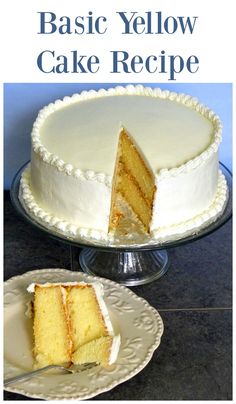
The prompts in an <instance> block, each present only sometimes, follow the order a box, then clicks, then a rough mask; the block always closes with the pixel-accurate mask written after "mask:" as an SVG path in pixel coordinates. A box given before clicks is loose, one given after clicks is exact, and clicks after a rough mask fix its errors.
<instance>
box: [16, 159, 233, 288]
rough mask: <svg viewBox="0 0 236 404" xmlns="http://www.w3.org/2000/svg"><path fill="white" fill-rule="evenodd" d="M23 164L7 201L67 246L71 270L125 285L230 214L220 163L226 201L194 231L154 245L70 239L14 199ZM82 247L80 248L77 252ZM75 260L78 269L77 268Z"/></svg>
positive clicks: (157, 269) (165, 263) (164, 263)
mask: <svg viewBox="0 0 236 404" xmlns="http://www.w3.org/2000/svg"><path fill="white" fill-rule="evenodd" d="M25 166H26V165H24V167H22V168H21V169H20V170H19V171H18V173H17V174H16V176H15V178H14V180H13V182H12V186H11V200H12V204H13V206H14V207H15V209H16V210H17V212H18V213H19V214H20V215H21V216H23V217H24V219H25V220H27V221H28V222H29V223H30V224H31V225H33V226H35V227H37V228H38V229H40V230H42V231H43V232H46V233H47V234H48V235H49V236H50V237H52V238H54V239H56V240H58V241H61V242H63V243H66V244H68V245H69V246H70V258H71V270H73V271H75V270H77V269H79V270H80V268H81V269H82V270H83V271H84V272H86V273H88V274H90V275H91V274H92V275H95V276H100V277H104V278H108V279H111V280H113V281H115V282H118V283H120V284H123V285H126V286H136V285H143V284H146V283H149V282H152V281H154V280H156V279H158V278H160V277H161V276H162V275H164V274H165V273H166V271H167V270H168V268H169V258H168V253H167V249H169V248H173V247H178V246H180V245H183V244H186V243H190V242H193V241H196V240H198V239H200V238H202V237H205V236H206V235H209V234H210V233H212V232H213V231H215V230H217V229H219V228H220V227H221V226H223V224H225V223H226V222H227V221H228V220H229V219H230V218H231V216H232V174H231V172H230V171H229V170H228V169H227V168H226V167H225V166H224V165H223V164H222V163H220V168H221V170H222V172H223V174H224V176H225V178H226V181H227V185H228V191H229V196H228V201H227V204H226V207H225V209H224V211H223V213H222V215H221V216H220V217H219V218H218V219H217V220H215V221H214V222H212V223H210V224H209V225H206V226H205V227H203V228H201V229H200V230H199V231H198V232H197V233H196V232H195V233H194V234H191V235H188V236H185V237H182V238H176V239H172V240H171V241H166V242H163V243H157V244H146V245H145V244H142V245H140V246H132V244H130V245H127V246H125V247H124V246H119V245H117V246H115V247H114V246H109V245H102V246H101V245H98V244H96V243H93V242H89V241H87V240H79V241H77V240H74V239H71V238H68V237H66V236H65V235H63V234H60V233H59V232H56V231H53V230H52V229H50V228H48V227H46V226H44V225H43V224H42V223H39V222H37V221H36V220H35V219H34V218H33V217H32V216H30V215H29V214H28V213H27V211H26V210H25V209H24V207H23V206H22V205H21V202H20V200H19V198H18V195H19V185H20V178H21V174H22V172H23V170H24V168H25ZM81 248H82V251H81ZM78 263H79V265H80V268H78V266H79V265H78Z"/></svg>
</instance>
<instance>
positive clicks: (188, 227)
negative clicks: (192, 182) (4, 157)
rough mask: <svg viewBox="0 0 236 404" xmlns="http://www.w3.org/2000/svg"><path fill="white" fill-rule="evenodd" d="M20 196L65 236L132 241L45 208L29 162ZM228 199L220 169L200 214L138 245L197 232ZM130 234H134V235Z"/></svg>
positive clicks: (35, 215) (32, 214)
mask: <svg viewBox="0 0 236 404" xmlns="http://www.w3.org/2000/svg"><path fill="white" fill-rule="evenodd" d="M19 199H20V201H21V203H22V205H23V207H24V209H25V210H26V212H27V213H28V214H29V216H30V217H33V218H34V219H35V220H36V221H37V222H39V223H41V224H43V225H44V226H45V227H46V228H47V229H49V230H50V229H52V230H55V231H56V232H59V234H62V235H63V236H66V237H69V238H71V239H73V240H76V241H79V240H81V241H86V242H92V243H94V242H99V243H101V245H107V244H109V245H116V244H118V245H126V243H127V245H129V244H128V242H129V238H127V239H123V238H122V240H114V238H113V235H112V234H107V233H105V232H103V231H99V230H95V229H88V228H83V227H79V226H78V225H75V224H72V223H69V222H67V221H65V220H62V219H61V218H58V217H56V216H54V215H51V214H50V213H48V212H46V211H44V210H43V209H42V208H41V207H40V206H39V205H38V204H37V202H36V201H35V198H34V195H33V193H32V191H31V188H30V164H29V165H28V166H27V167H26V169H25V170H24V172H23V174H22V177H21V181H20V191H19ZM227 200H228V186H227V181H226V179H225V176H224V175H223V173H222V172H221V170H219V176H218V184H217V190H216V196H215V199H214V201H213V202H212V204H211V205H210V206H209V208H208V209H206V210H205V211H203V212H202V213H201V214H200V215H198V216H196V217H194V218H192V219H190V220H187V221H185V222H181V223H179V224H175V225H172V226H168V227H161V228H158V229H157V230H154V231H153V232H152V234H151V237H150V239H145V241H144V242H143V241H141V240H139V239H138V238H137V245H142V244H145V245H146V244H148V245H151V244H155V243H157V242H164V241H168V240H169V239H171V238H175V237H184V236H187V235H189V234H194V233H196V232H197V231H199V230H200V229H201V228H203V227H205V226H206V225H208V224H210V223H212V222H214V221H215V220H216V219H217V218H218V217H219V216H220V215H221V214H222V212H223V211H224V208H225V206H226V203H227ZM128 237H129V236H128ZM131 237H132V238H133V235H132V236H131ZM177 239H178V238H177ZM135 244H136V243H135ZM132 245H133V244H132Z"/></svg>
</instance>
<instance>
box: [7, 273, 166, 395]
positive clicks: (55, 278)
mask: <svg viewBox="0 0 236 404" xmlns="http://www.w3.org/2000/svg"><path fill="white" fill-rule="evenodd" d="M94 280H99V281H100V282H102V283H103V285H104V292H105V297H104V298H105V302H106V304H107V306H108V310H109V313H110V316H111V320H112V323H113V325H114V328H115V331H116V332H119V333H120V335H121V347H120V352H119V356H118V359H117V362H116V363H115V364H114V365H112V366H110V367H109V368H106V369H104V368H101V367H95V368H93V369H90V370H88V371H86V372H83V373H80V374H67V375H65V374H62V373H55V372H54V373H47V374H44V375H40V376H37V377H34V378H32V379H29V380H25V381H24V382H18V383H16V384H14V385H11V386H9V387H7V388H6V390H8V391H12V392H15V393H20V394H23V395H25V396H28V397H33V398H41V399H45V400H64V399H67V400H75V399H76V400H83V399H88V398H91V397H94V396H96V395H97V394H100V393H102V392H104V391H108V390H110V389H112V388H113V387H115V386H116V385H118V384H120V383H122V382H124V381H126V380H128V379H130V378H131V377H133V376H135V375H136V374H137V373H138V372H140V371H141V370H142V369H143V368H144V367H145V366H146V365H147V363H148V362H149V361H150V359H151V357H152V355H153V352H154V350H155V349H156V348H157V347H158V346H159V344H160V340H161V336H162V333H163V322H162V319H161V317H160V315H159V314H158V312H157V311H156V310H155V309H154V308H153V307H151V306H150V305H149V304H148V303H147V302H146V301H145V300H144V299H142V298H140V297H138V296H136V295H135V294H134V293H133V292H131V291H130V290H129V289H127V288H125V287H124V286H121V285H118V284H117V283H115V282H112V281H110V280H108V279H103V278H96V277H92V276H88V275H86V274H83V273H80V272H72V271H68V270H65V269H40V270H36V271H31V272H27V273H25V274H24V275H21V276H16V277H13V278H11V279H9V280H8V281H6V282H5V284H4V303H5V304H4V305H5V317H4V341H5V346H4V356H5V359H4V367H5V375H4V378H9V377H12V376H16V375H18V374H20V373H23V372H27V371H30V370H31V369H32V364H33V357H32V344H33V335H32V320H31V319H29V318H27V317H26V315H25V312H26V304H27V301H28V300H29V294H28V293H27V291H26V288H27V286H28V285H29V284H30V283H32V282H41V283H42V282H66V281H86V282H92V281H94Z"/></svg>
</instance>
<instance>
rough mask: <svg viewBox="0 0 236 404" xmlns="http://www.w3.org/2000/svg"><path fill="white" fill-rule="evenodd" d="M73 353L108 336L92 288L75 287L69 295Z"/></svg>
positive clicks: (69, 291) (70, 289)
mask: <svg viewBox="0 0 236 404" xmlns="http://www.w3.org/2000/svg"><path fill="white" fill-rule="evenodd" d="M67 305H68V312H69V316H70V323H71V327H72V329H71V333H72V340H73V351H76V350H77V349H78V347H79V346H81V345H84V344H86V343H87V342H89V341H91V340H93V339H96V338H98V337H101V336H106V335H108V331H107V329H106V327H105V323H104V319H103V316H102V314H101V310H100V307H99V305H98V302H97V299H96V295H95V292H94V289H93V288H92V287H91V286H84V287H83V286H73V287H71V288H69V290H68V295H67Z"/></svg>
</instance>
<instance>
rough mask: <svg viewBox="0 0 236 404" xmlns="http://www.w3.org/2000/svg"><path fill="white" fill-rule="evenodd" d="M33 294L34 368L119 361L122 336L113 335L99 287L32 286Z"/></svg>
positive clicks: (78, 284) (101, 290)
mask: <svg viewBox="0 0 236 404" xmlns="http://www.w3.org/2000/svg"><path fill="white" fill-rule="evenodd" d="M28 291H29V292H32V293H34V301H33V313H34V314H33V330H34V349H33V353H34V358H35V367H37V368H39V367H43V366H47V365H51V364H58V365H60V364H70V363H74V364H82V363H87V362H97V363H99V364H100V365H101V366H107V365H110V364H112V363H114V362H115V361H116V359H117V355H118V351H119V345H120V336H119V335H115V334H114V330H113V327H112V323H111V321H110V318H109V314H108V310H107V307H106V305H105V302H104V299H103V287H102V285H101V284H100V283H98V282H94V283H93V284H88V283H84V282H79V283H76V282H72V283H61V284H58V283H54V284H53V283H46V284H31V285H30V286H29V287H28Z"/></svg>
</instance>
